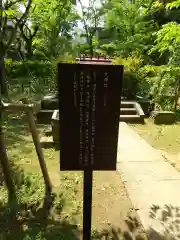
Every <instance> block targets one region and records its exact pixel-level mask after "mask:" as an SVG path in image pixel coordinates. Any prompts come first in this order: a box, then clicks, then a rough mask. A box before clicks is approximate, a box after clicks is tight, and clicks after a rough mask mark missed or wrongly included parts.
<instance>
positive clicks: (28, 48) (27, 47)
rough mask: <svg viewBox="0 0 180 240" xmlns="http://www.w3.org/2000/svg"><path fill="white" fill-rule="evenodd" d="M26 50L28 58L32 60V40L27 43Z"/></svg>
mask: <svg viewBox="0 0 180 240" xmlns="http://www.w3.org/2000/svg"><path fill="white" fill-rule="evenodd" d="M26 50H27V58H28V59H30V58H32V56H33V51H32V40H31V39H28V41H26Z"/></svg>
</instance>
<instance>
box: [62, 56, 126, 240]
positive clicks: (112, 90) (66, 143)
mask: <svg viewBox="0 0 180 240" xmlns="http://www.w3.org/2000/svg"><path fill="white" fill-rule="evenodd" d="M122 78H123V66H112V65H110V63H109V61H108V60H107V61H106V62H105V61H104V62H103V61H102V60H101V61H99V64H97V61H96V62H93V59H91V61H87V59H83V60H82V61H80V64H62V63H61V64H59V66H58V84H59V108H60V109H59V117H60V170H62V171H64V170H67V171H69V170H83V171H84V195H83V240H90V239H91V215H92V179H93V175H92V173H93V170H116V157H117V141H118V130H119V117H120V100H121V89H122Z"/></svg>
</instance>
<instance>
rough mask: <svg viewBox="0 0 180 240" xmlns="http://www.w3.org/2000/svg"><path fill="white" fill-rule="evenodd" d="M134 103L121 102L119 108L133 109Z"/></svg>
mask: <svg viewBox="0 0 180 240" xmlns="http://www.w3.org/2000/svg"><path fill="white" fill-rule="evenodd" d="M134 104H135V102H128V101H121V108H134Z"/></svg>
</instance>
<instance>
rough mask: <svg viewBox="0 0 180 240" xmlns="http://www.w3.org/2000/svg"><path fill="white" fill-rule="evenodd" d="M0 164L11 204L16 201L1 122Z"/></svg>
mask: <svg viewBox="0 0 180 240" xmlns="http://www.w3.org/2000/svg"><path fill="white" fill-rule="evenodd" d="M0 117H1V118H2V113H1V112H0ZM0 153H1V154H0V162H1V166H2V171H3V174H4V179H5V183H6V186H7V189H8V201H9V202H13V201H16V191H15V186H14V183H13V180H12V172H11V168H10V164H9V160H8V156H7V153H6V147H5V142H4V134H3V129H2V120H1V123H0Z"/></svg>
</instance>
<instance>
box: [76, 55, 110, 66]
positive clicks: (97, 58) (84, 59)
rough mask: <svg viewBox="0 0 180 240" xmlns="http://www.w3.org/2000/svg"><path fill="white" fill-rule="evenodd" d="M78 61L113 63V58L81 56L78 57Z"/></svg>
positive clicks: (85, 62) (82, 62)
mask: <svg viewBox="0 0 180 240" xmlns="http://www.w3.org/2000/svg"><path fill="white" fill-rule="evenodd" d="M76 61H77V62H78V63H81V64H100V65H101V64H102V65H111V64H112V60H111V59H110V58H107V57H92V58H90V57H80V58H76Z"/></svg>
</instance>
